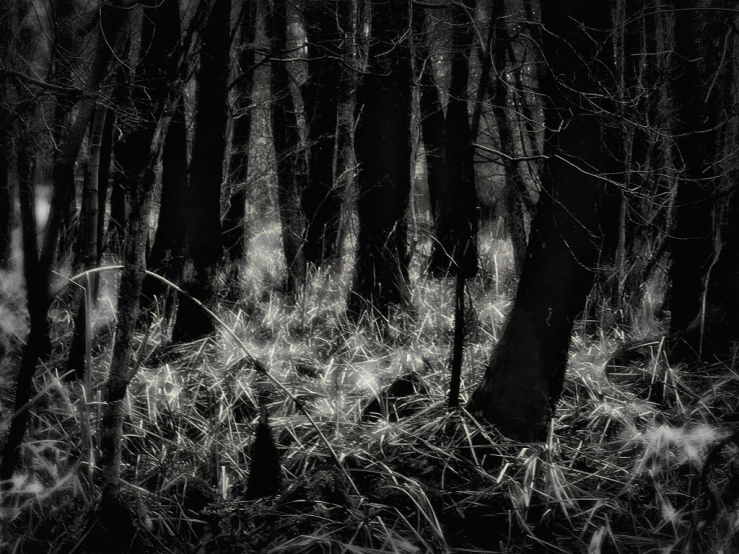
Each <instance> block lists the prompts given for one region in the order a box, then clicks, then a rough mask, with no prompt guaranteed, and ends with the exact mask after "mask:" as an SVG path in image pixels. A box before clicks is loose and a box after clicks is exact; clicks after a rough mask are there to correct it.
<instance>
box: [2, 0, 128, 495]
mask: <svg viewBox="0 0 739 554" xmlns="http://www.w3.org/2000/svg"><path fill="white" fill-rule="evenodd" d="M121 5H122V0H118V1H111V2H108V3H106V4H104V5H103V6H102V7H101V10H100V25H99V28H98V40H99V42H100V48H97V49H96V51H95V57H94V60H93V62H92V67H91V69H90V73H89V75H88V76H87V82H86V85H85V90H84V91H83V94H82V95H81V97H80V100H79V102H78V108H77V116H76V118H75V119H74V122H73V123H72V124H71V125H70V126H69V128H68V129H67V130H66V131H65V133H64V135H63V137H62V140H61V141H60V143H59V149H58V152H57V154H56V156H55V161H54V174H53V181H54V198H53V200H52V206H51V214H50V217H49V223H48V224H47V228H46V231H45V236H44V247H43V250H42V253H41V257H40V260H39V264H38V266H36V269H35V271H34V272H33V275H28V274H27V275H26V276H27V278H29V277H30V278H31V281H29V285H28V286H30V287H31V289H32V290H33V293H32V296H34V297H35V300H34V302H38V304H36V305H34V306H33V307H31V309H32V310H33V311H32V312H31V314H32V315H31V317H32V318H34V319H35V321H36V322H37V323H36V325H33V324H32V325H31V330H32V331H33V330H35V329H36V330H38V331H37V332H35V333H34V335H32V336H30V337H29V339H28V340H29V342H28V343H27V345H26V348H25V349H24V360H23V361H22V362H21V368H20V371H19V372H18V377H17V381H16V390H15V410H16V415H15V417H14V418H13V420H12V422H11V424H10V430H9V431H8V436H7V439H6V442H5V447H4V451H3V459H2V463H1V465H0V480H7V479H9V478H10V477H12V475H13V471H14V470H15V467H16V464H17V463H18V456H19V452H20V447H21V444H22V441H23V436H24V435H25V432H26V425H27V423H28V410H27V409H26V408H27V406H26V404H27V403H28V401H29V400H30V397H31V392H32V390H33V376H34V374H35V372H36V362H37V361H38V357H39V355H40V354H41V351H42V350H43V349H45V348H44V345H45V344H48V340H49V338H48V324H47V323H46V322H45V320H46V314H47V312H48V308H49V283H50V281H51V269H52V265H53V263H54V260H55V259H56V253H57V245H58V242H59V235H60V230H61V224H62V214H61V208H62V207H63V206H65V205H66V203H67V197H66V194H67V192H68V190H69V188H70V187H69V183H70V182H72V183H74V163H75V161H76V160H77V155H78V154H79V151H80V147H81V145H82V140H83V138H84V136H85V131H86V129H87V126H88V123H89V121H90V117H91V116H92V112H93V110H94V107H95V98H96V96H97V92H98V90H99V87H100V84H101V82H102V80H103V77H104V76H105V74H106V73H107V70H108V66H109V64H110V61H111V59H112V57H113V51H112V50H111V48H109V47H107V46H106V47H103V40H107V41H108V44H115V43H116V38H117V36H118V33H119V31H120V30H121V28H122V27H123V25H124V23H125V21H126V18H127V15H128V13H129V12H128V11H127V10H122V9H121ZM24 248H25V247H24ZM30 283H33V284H30ZM29 300H30V296H29ZM42 320H43V321H44V323H41V322H42ZM6 482H7V481H6Z"/></svg>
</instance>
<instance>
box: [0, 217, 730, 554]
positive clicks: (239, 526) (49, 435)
mask: <svg viewBox="0 0 739 554" xmlns="http://www.w3.org/2000/svg"><path fill="white" fill-rule="evenodd" d="M249 251H250V252H253V253H254V255H252V256H251V257H250V258H249V260H248V263H247V267H246V268H245V271H244V272H243V275H244V276H243V282H242V287H243V290H242V291H241V301H239V302H238V303H235V302H229V301H227V300H224V301H223V303H222V305H221V308H220V310H219V313H218V315H219V317H220V318H221V319H222V320H223V321H224V323H225V324H226V325H227V326H228V328H229V329H230V331H232V332H233V333H234V334H236V335H237V336H238V338H239V339H240V340H241V341H242V342H243V343H244V345H245V346H246V348H247V349H248V351H249V353H250V355H252V356H254V357H256V359H257V360H259V361H260V362H261V363H262V364H263V365H264V366H266V367H267V368H269V371H270V375H271V376H272V377H273V378H275V379H277V380H278V381H279V382H280V383H281V384H282V385H283V386H284V387H286V388H287V389H288V390H289V391H290V393H291V394H292V395H293V396H295V397H297V398H298V399H299V400H300V401H301V402H302V403H303V405H304V406H305V407H306V409H307V411H308V413H309V414H310V416H311V418H312V419H313V421H314V422H315V424H316V427H313V426H312V425H311V424H310V423H309V421H308V420H307V418H306V417H305V416H304V415H303V414H301V413H300V412H299V411H298V410H297V409H296V407H295V405H294V403H293V402H292V401H290V400H289V399H288V398H287V397H286V396H285V395H284V394H281V393H280V391H279V390H277V389H276V388H275V387H274V386H273V385H272V384H271V383H269V382H268V381H267V380H266V379H265V378H264V377H262V376H260V374H259V373H258V372H256V371H254V368H253V367H252V366H253V364H252V363H251V362H250V361H249V356H246V355H245V352H244V351H243V348H242V346H241V345H240V344H239V343H238V341H236V340H235V339H234V338H233V336H232V335H231V334H230V332H227V331H226V330H225V329H223V328H221V329H219V332H218V334H217V336H216V338H215V340H213V341H209V342H200V343H194V344H190V345H186V346H181V347H177V348H175V349H169V350H168V351H166V352H162V351H160V350H157V349H156V347H157V346H158V345H159V344H160V343H164V342H165V341H166V337H167V333H168V329H167V325H166V324H164V322H162V321H161V320H157V321H155V322H154V323H153V324H152V327H151V328H150V330H149V332H148V333H147V334H143V333H142V334H141V336H140V337H139V344H138V347H137V348H138V355H137V358H138V360H139V362H138V363H140V369H139V371H138V374H137V376H136V378H135V379H134V382H133V383H132V386H131V389H130V391H129V396H128V405H127V416H126V420H125V424H124V425H125V426H124V433H125V437H126V438H125V445H124V454H123V463H124V466H123V478H124V481H125V482H124V487H123V489H124V494H125V495H126V496H127V498H129V499H130V501H131V503H132V505H133V506H134V507H135V508H136V512H137V514H136V519H137V521H136V522H135V529H136V530H137V531H136V534H135V536H133V538H131V537H128V540H130V541H132V542H131V543H126V544H122V543H121V544H119V546H120V548H121V549H122V550H127V549H128V548H129V547H130V548H131V549H132V551H142V552H177V553H180V552H182V553H189V552H193V553H194V552H198V553H211V552H275V553H277V552H286V553H287V552H290V553H293V552H294V553H298V552H352V553H354V552H356V553H365V552H366V553H369V552H394V553H415V552H507V553H515V552H539V551H542V550H544V549H545V548H546V549H549V550H550V551H552V552H568V553H569V552H587V553H590V554H596V553H606V552H619V553H621V552H637V553H652V552H664V553H672V552H686V553H688V552H725V553H728V552H736V551H737V542H738V540H737V539H738V537H737V531H738V530H739V505H737V499H739V458H738V457H737V452H738V451H739V439H737V436H736V435H735V434H734V431H733V425H734V423H735V421H736V414H737V413H739V410H738V409H737V408H738V406H737V404H739V377H738V376H737V373H736V370H735V368H734V367H727V366H715V367H710V368H707V369H706V370H705V371H702V372H700V373H697V372H695V371H690V370H689V369H688V368H684V367H669V366H668V364H667V363H666V361H665V360H664V353H663V351H662V350H661V349H660V348H659V347H652V348H651V350H648V351H647V352H646V354H644V355H643V356H642V357H641V358H638V359H636V361H632V362H629V363H628V364H627V365H624V366H623V367H619V368H617V369H611V370H608V371H606V362H607V360H608V359H609V357H610V356H611V354H612V352H613V351H615V350H617V349H618V348H619V347H620V346H621V344H622V343H623V342H624V341H630V340H636V339H640V338H644V337H648V336H650V335H651V334H654V333H656V332H657V331H658V330H659V329H658V323H657V322H656V321H655V320H654V316H653V310H651V308H650V306H652V305H654V298H653V297H652V296H653V295H656V294H658V293H659V287H658V286H655V287H652V288H651V289H649V290H650V293H649V294H650V295H652V296H650V297H648V298H647V302H646V303H645V306H646V307H645V308H644V309H643V310H642V312H641V313H640V317H639V318H637V320H638V325H636V327H635V329H631V330H626V331H624V330H619V331H616V330H615V329H609V328H601V329H599V330H598V332H597V333H594V334H593V333H591V334H585V332H584V331H583V330H582V329H579V330H578V331H576V333H575V335H574V339H573V344H572V348H571V357H570V366H569V370H568V374H567V382H566V385H565V391H564V393H563V397H562V400H561V402H560V405H559V408H558V411H557V417H556V419H555V420H554V421H553V422H552V426H551V431H550V434H549V437H548V439H547V440H546V441H545V442H543V443H536V444H519V443H514V442H512V441H510V440H508V439H506V438H504V437H502V436H500V435H498V434H497V433H496V432H495V430H493V429H490V428H487V427H484V426H482V425H481V424H480V423H479V422H477V421H475V420H474V419H473V418H472V417H471V416H470V415H469V414H467V413H466V412H465V411H460V412H449V411H448V410H447V409H446V397H447V387H448V369H447V368H448V360H449V356H450V353H451V338H452V335H453V331H452V330H453V282H452V280H451V279H448V280H438V281H434V280H427V279H425V278H422V277H421V274H422V267H421V262H422V260H424V259H425V257H426V256H427V255H428V244H425V243H421V245H420V247H419V249H418V251H417V252H416V255H415V256H414V259H413V265H412V268H411V283H410V286H411V291H412V301H413V306H414V314H413V315H412V316H411V315H409V314H407V313H404V312H400V311H398V312H396V313H394V314H392V315H391V317H390V318H389V321H388V322H387V325H383V326H382V327H383V332H382V333H378V328H379V327H380V326H379V325H378V322H377V321H376V320H375V319H373V318H372V317H366V318H364V319H363V320H362V321H360V322H358V323H351V322H350V321H349V320H347V318H346V317H345V315H344V310H345V297H346V292H347V290H348V287H349V285H350V268H351V264H349V263H343V264H342V266H341V269H340V270H339V271H334V272H332V271H323V270H321V271H315V272H313V273H312V274H311V275H310V277H309V280H308V283H307V284H306V286H305V288H304V289H303V290H302V291H301V293H300V294H299V296H298V298H297V300H296V302H294V303H291V302H288V301H287V299H286V298H285V297H284V296H283V295H282V294H281V293H280V292H279V284H280V282H281V279H282V274H283V272H284V268H283V267H282V264H283V262H282V260H281V256H280V255H279V252H280V250H279V234H278V228H277V227H276V226H267V227H266V228H265V229H264V230H261V231H259V232H257V233H256V234H255V235H254V236H253V237H252V238H251V244H250V250H249ZM511 258H512V256H511V251H510V245H509V244H508V243H507V242H505V241H501V240H493V239H490V238H488V239H486V240H483V241H482V243H481V260H483V267H482V270H481V272H480V275H479V276H478V277H477V278H476V279H475V280H473V281H471V282H470V283H469V289H468V290H469V299H468V323H469V329H468V343H467V345H466V349H465V359H464V368H463V385H462V401H463V405H464V402H465V401H466V399H467V398H468V396H469V394H470V393H471V392H472V390H474V387H475V385H476V383H477V382H479V380H480V378H481V375H482V373H483V371H484V369H485V366H486V363H487V360H488V358H489V355H490V353H491V351H492V348H493V346H494V344H495V342H496V340H497V338H498V336H499V333H500V330H501V325H502V322H503V320H504V316H505V313H506V311H507V310H508V308H509V306H510V302H511V300H512V291H513V290H514V282H513V278H512V277H511V274H512V269H511V267H512V259H511ZM106 275H107V277H106V279H105V281H104V283H103V290H104V291H105V292H104V294H103V300H102V301H101V302H100V304H99V307H98V309H97V310H96V322H95V326H96V329H98V331H99V332H100V334H99V337H100V339H99V340H98V341H97V343H96V344H95V345H94V348H93V358H92V359H93V370H92V372H91V375H90V379H91V381H90V384H89V387H88V389H87V390H86V388H85V386H84V385H81V384H69V383H65V382H64V381H63V380H62V379H61V378H60V375H59V372H60V371H61V368H63V367H64V363H63V362H64V357H65V351H64V348H56V349H55V350H54V353H53V355H52V357H51V359H49V360H47V361H45V362H44V363H43V364H41V365H40V366H39V370H38V375H37V378H36V387H37V390H38V394H37V396H36V397H35V402H34V404H33V407H32V412H33V417H32V422H31V427H30V429H29V433H28V436H27V440H26V443H25V445H24V452H23V460H24V469H23V471H22V472H21V473H19V474H18V475H17V476H16V479H15V480H14V488H13V491H12V492H11V494H10V496H9V500H8V501H6V503H5V505H4V506H3V507H2V519H1V520H0V525H2V533H1V534H0V541H2V544H1V545H0V550H2V551H7V552H18V553H21V552H23V553H27V552H72V551H74V552H93V551H96V550H95V549H96V548H99V549H102V547H101V546H100V545H101V544H104V543H100V542H98V543H95V541H94V540H93V539H94V537H93V534H94V533H93V532H92V529H93V525H92V524H93V523H94V517H95V515H94V514H95V511H94V509H95V506H96V501H97V491H96V489H95V486H94V475H95V471H96V465H95V464H96V460H97V457H98V451H97V444H98V432H99V431H98V429H99V421H100V413H101V405H102V401H103V400H102V398H101V396H100V391H101V390H102V385H103V383H104V379H105V377H106V372H107V367H108V364H109V361H110V346H111V335H112V329H113V325H114V321H115V311H114V309H113V308H114V306H113V304H114V300H112V299H114V297H115V279H114V278H113V274H112V273H109V274H106ZM0 283H2V286H1V287H0V294H2V298H3V300H2V302H1V303H0V312H1V313H2V314H3V317H2V318H1V319H2V322H3V323H2V326H0V328H1V329H2V334H3V337H2V341H3V342H2V344H3V345H4V349H5V350H6V354H5V356H4V357H3V360H2V363H1V364H0V371H1V373H0V392H2V396H1V400H2V407H1V411H0V413H2V417H3V419H2V421H1V422H0V423H1V424H2V429H3V430H4V429H6V428H7V425H8V422H9V419H8V418H9V417H10V414H9V406H10V401H11V399H12V396H11V390H12V383H13V376H14V371H15V368H16V367H17V356H18V350H19V348H20V346H21V345H22V341H23V336H24V333H25V329H24V325H25V323H24V322H25V318H24V314H23V308H22V307H23V304H24V303H23V290H22V280H21V279H19V277H18V275H17V274H15V273H13V274H8V275H5V276H4V277H3V279H2V280H0ZM6 315H7V317H6ZM52 316H53V318H54V336H55V340H56V341H57V342H58V343H59V344H67V343H68V340H69V335H70V333H71V326H70V324H69V321H70V319H69V318H70V317H71V315H70V314H69V312H68V308H67V307H66V306H65V305H64V302H63V300H61V301H59V302H57V304H56V305H55V308H54V311H53V314H52ZM582 328H583V329H584V328H585V326H582ZM408 372H414V373H416V374H417V375H418V376H419V378H420V380H421V381H422V383H423V385H424V388H425V391H426V392H425V394H423V395H419V397H417V398H413V399H412V400H413V401H414V404H413V406H414V411H413V412H412V413H411V414H410V415H408V416H407V417H404V418H401V419H400V420H399V421H398V422H389V421H387V420H385V419H382V418H380V419H379V420H375V421H363V419H362V417H361V416H362V410H363V409H364V407H365V406H366V405H367V404H368V403H369V402H370V401H371V400H372V399H373V398H377V397H379V396H380V394H381V391H382V389H383V388H384V387H386V386H387V385H388V384H389V383H391V382H392V381H393V380H394V379H395V378H397V377H398V376H400V375H403V374H406V373H408ZM655 383H657V384H659V391H660V395H659V398H655V397H654V396H653V397H651V398H650V397H649V395H648V392H649V391H650V390H657V389H655V388H654V385H655ZM650 387H651V388H650ZM260 404H261V405H264V406H266V407H267V411H268V413H269V419H270V426H271V429H272V433H273V436H274V438H275V440H276V442H277V444H278V448H279V450H280V452H281V465H282V469H281V477H282V493H281V494H280V495H279V496H277V497H274V498H266V499H261V500H257V501H247V500H245V495H246V484H247V482H248V477H249V472H250V467H249V465H250V460H251V458H252V456H253V455H254V450H253V447H252V444H253V441H254V436H255V431H256V429H257V426H258V421H259V417H260V409H259V406H260ZM317 429H318V430H319V431H320V433H318V432H317ZM322 437H323V438H322ZM324 438H325V440H327V441H328V443H329V444H330V446H331V449H332V450H333V451H334V452H335V454H336V456H337V458H338V460H339V461H340V466H339V465H337V463H336V462H335V461H334V460H332V458H331V455H330V452H329V449H328V448H327V446H326V443H325V442H324ZM108 538H110V537H108ZM97 540H99V541H101V540H103V539H101V538H99V537H98V539H97ZM96 544H97V546H96Z"/></svg>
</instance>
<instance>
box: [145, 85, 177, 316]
mask: <svg viewBox="0 0 739 554" xmlns="http://www.w3.org/2000/svg"><path fill="white" fill-rule="evenodd" d="M187 182H188V175H187V122H186V121H185V103H184V101H183V100H182V99H180V101H179V103H178V105H177V109H176V111H175V112H174V115H173V116H172V121H171V122H170V124H169V127H168V129H167V134H166V136H165V139H164V146H163V148H162V193H161V198H160V205H159V221H158V222H157V230H156V233H155V235H154V245H153V246H152V249H151V254H150V255H149V259H148V267H149V268H150V269H151V270H152V271H154V272H155V273H157V274H159V275H161V276H162V277H165V278H166V279H168V280H170V281H172V282H173V283H175V284H179V283H180V281H181V280H182V271H183V270H184V268H185V257H186V255H187V243H186V240H185V233H183V231H182V222H183V221H184V218H185V217H186V213H187V212H186V211H185V199H186V198H187ZM170 294H171V291H167V290H166V289H165V286H164V284H163V283H162V282H161V281H159V280H158V279H155V278H153V277H146V278H145V280H144V285H143V291H142V293H141V295H142V296H143V298H145V299H147V302H152V301H154V300H155V299H159V300H161V299H162V298H164V297H167V298H169V295H170ZM167 313H169V310H167Z"/></svg>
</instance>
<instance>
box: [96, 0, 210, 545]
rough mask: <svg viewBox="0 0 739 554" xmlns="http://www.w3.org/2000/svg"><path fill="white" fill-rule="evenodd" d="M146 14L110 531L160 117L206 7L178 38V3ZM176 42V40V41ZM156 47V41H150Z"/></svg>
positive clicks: (110, 432) (111, 381)
mask: <svg viewBox="0 0 739 554" xmlns="http://www.w3.org/2000/svg"><path fill="white" fill-rule="evenodd" d="M153 11H154V13H153V14H152V20H155V21H157V22H158V25H156V28H157V30H158V31H159V36H158V38H159V40H161V42H160V43H158V46H160V48H157V49H154V47H153V46H152V50H151V52H152V55H153V56H154V57H153V59H150V60H149V62H148V64H147V65H148V67H147V68H146V69H145V71H144V74H148V76H149V77H150V78H151V81H149V82H150V87H149V90H148V91H147V92H148V94H147V96H148V102H147V103H146V104H144V106H145V107H146V108H147V109H148V117H147V125H146V129H145V130H142V131H141V132H140V133H139V135H138V136H139V138H140V139H141V140H140V141H139V142H137V143H136V144H137V147H138V148H139V149H140V151H139V152H140V154H141V155H140V157H139V158H138V159H139V166H138V170H137V172H136V174H135V175H133V174H131V175H129V179H130V182H131V183H132V184H133V185H134V186H132V187H131V189H130V195H131V208H132V209H131V217H130V218H129V219H128V221H127V228H126V240H125V247H126V248H125V252H124V269H123V273H122V275H121V282H120V286H119V289H118V321H117V326H116V340H115V344H114V345H113V354H112V358H111V364H110V373H109V377H108V381H107V383H106V389H105V399H106V403H105V407H104V410H103V418H102V421H101V437H100V464H99V466H100V473H101V476H100V477H101V489H102V501H101V514H100V519H101V521H102V523H103V525H104V526H106V527H108V528H109V529H111V530H114V529H116V524H117V523H118V522H117V521H116V516H117V514H120V513H121V512H120V510H119V509H118V508H119V507H120V505H121V503H122V501H121V498H120V477H121V474H120V472H121V452H122V440H123V416H124V402H125V396H126V393H127V390H128V384H129V382H130V380H131V378H132V377H133V372H132V370H131V368H132V367H133V364H132V361H133V337H134V331H135V326H136V320H137V315H138V309H139V296H140V292H141V287H142V285H143V281H144V275H145V269H146V262H145V258H146V242H147V236H148V218H149V213H150V209H151V199H152V195H153V190H154V181H155V174H154V167H155V164H156V162H157V160H158V159H159V154H160V152H159V150H160V146H159V145H160V144H161V142H162V135H163V133H164V132H166V129H167V125H168V123H169V122H168V121H167V120H166V119H167V116H166V114H168V113H170V112H171V113H173V112H174V110H175V109H176V106H177V104H178V102H179V99H180V96H181V94H182V87H183V85H182V82H183V81H182V79H183V77H184V76H185V75H186V74H187V73H188V69H187V68H188V59H189V55H188V54H190V46H191V43H192V40H193V36H194V34H195V29H198V28H201V26H202V24H203V20H204V18H205V15H206V14H207V12H208V5H207V4H205V3H202V4H199V5H198V8H197V9H196V12H195V14H194V15H193V16H192V19H191V21H190V24H189V28H188V31H187V32H186V33H185V34H184V36H182V37H181V36H180V19H179V2H178V0H165V1H164V2H160V3H159V4H158V5H157V7H156V8H155V10H153ZM178 39H180V40H178ZM155 44H156V41H155Z"/></svg>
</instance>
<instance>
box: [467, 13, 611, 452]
mask: <svg viewBox="0 0 739 554" xmlns="http://www.w3.org/2000/svg"><path fill="white" fill-rule="evenodd" d="M542 16H543V17H542V19H543V23H544V27H545V28H546V29H547V31H549V33H551V34H548V35H547V36H546V38H545V43H544V49H543V51H544V52H546V54H547V62H548V65H549V67H550V71H551V73H550V75H549V78H548V79H547V80H546V82H545V84H546V85H547V86H546V88H545V92H547V93H548V95H549V98H550V101H551V103H552V109H550V111H549V119H548V128H549V129H558V128H560V123H565V124H564V125H562V127H561V130H560V131H559V133H558V134H557V135H556V137H555V138H552V139H550V140H549V142H547V144H546V151H547V153H548V154H549V155H550V160H549V167H548V172H547V173H546V175H545V179H544V183H543V185H544V191H543V192H542V194H541V197H540V200H539V205H538V208H537V213H536V217H535V219H534V221H533V225H532V231H531V238H530V240H529V244H528V248H527V250H526V259H525V261H524V265H523V271H522V273H521V278H520V282H519V286H518V291H517V293H516V299H515V302H514V304H513V308H512V309H511V312H510V314H509V315H508V318H507V321H506V326H505V329H504V331H503V335H502V336H501V338H500V341H499V342H498V344H497V345H496V347H495V350H494V352H493V355H492V359H491V362H490V365H489V366H488V369H487V371H486V373H485V377H484V378H483V381H482V383H481V384H480V386H479V388H478V389H477V390H476V391H475V393H474V394H473V396H472V399H471V403H470V408H471V409H472V410H474V411H477V412H479V413H481V415H482V416H483V417H484V418H485V419H487V420H488V421H489V422H491V423H493V424H495V425H496V426H497V427H498V428H499V429H500V430H501V432H503V433H504V434H506V435H508V436H509V437H512V438H515V439H520V440H532V439H533V440H538V439H541V438H542V436H543V434H544V433H545V431H546V428H547V424H548V421H549V418H550V417H551V416H552V414H553V411H554V407H555V405H556V403H557V401H558V400H559V396H560V394H561V392H562V387H563V383H564V375H565V368H566V364H567V352H568V348H569V344H570V338H571V333H572V325H573V323H574V320H575V317H576V316H577V314H578V313H580V311H581V310H582V308H583V305H584V304H585V299H586V297H587V294H588V292H589V291H590V288H591V285H592V282H593V275H594V271H595V270H596V268H597V265H598V261H599V255H600V246H601V241H602V240H601V239H602V237H603V235H604V234H605V233H608V232H613V227H614V226H615V221H616V212H617V202H616V201H615V199H616V198H617V197H616V196H615V195H614V194H609V193H608V192H606V185H605V182H604V181H603V180H602V179H601V178H599V176H598V175H597V173H600V172H603V173H605V174H609V173H611V171H612V169H613V167H612V166H613V165H614V162H613V161H612V160H611V158H610V154H609V152H610V150H611V149H610V148H609V147H610V146H611V145H612V142H613V140H614V139H613V131H611V130H608V129H607V128H604V123H603V120H602V118H603V117H605V116H604V113H613V112H612V109H613V106H612V105H610V104H609V103H607V102H606V101H605V100H600V101H598V102H599V105H591V104H583V102H582V100H583V95H584V94H589V95H594V94H596V93H600V94H603V93H604V92H605V91H608V90H610V88H609V87H613V85H614V84H613V82H611V81H610V80H609V78H608V75H602V76H601V75H600V73H598V74H597V75H598V76H599V77H601V79H602V80H600V81H598V80H596V79H595V78H594V77H593V73H592V71H593V70H594V68H599V67H611V65H610V63H609V61H612V60H609V52H608V49H604V50H602V51H601V52H600V55H599V56H598V58H597V59H595V60H590V59H588V58H587V57H586V55H587V53H588V52H592V51H593V50H592V42H591V40H593V39H592V37H593V36H594V35H597V36H598V37H600V38H603V39H604V38H605V35H606V33H605V32H603V31H599V30H601V29H610V28H611V25H610V23H611V22H610V7H609V6H608V5H604V6H602V7H601V8H599V9H595V8H593V7H592V5H591V4H590V3H589V2H586V0H578V1H573V2H568V3H567V4H566V5H557V6H553V5H552V6H547V5H545V6H543V7H542ZM583 29H588V32H589V35H586V34H585V33H584V32H583ZM563 75H567V80H565V81H564V82H556V83H555V79H562V76H563ZM601 87H606V88H605V91H604V89H603V88H601ZM603 97H605V98H607V97H608V96H607V95H605V94H603ZM591 100H592V101H594V102H595V101H596V99H595V97H594V96H591ZM590 110H592V111H590ZM564 118H566V119H565V121H564V122H563V121H562V120H563V119H564ZM585 168H587V171H584V170H583V169H585Z"/></svg>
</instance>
